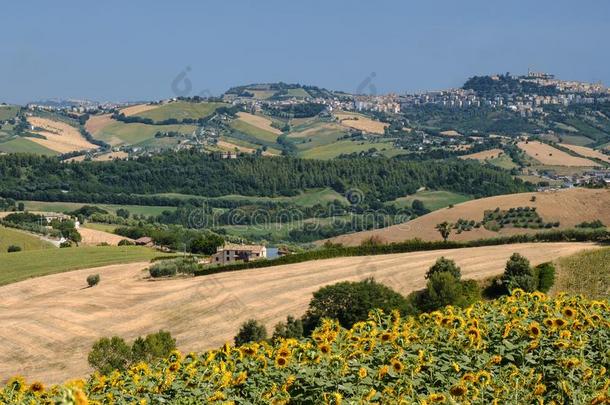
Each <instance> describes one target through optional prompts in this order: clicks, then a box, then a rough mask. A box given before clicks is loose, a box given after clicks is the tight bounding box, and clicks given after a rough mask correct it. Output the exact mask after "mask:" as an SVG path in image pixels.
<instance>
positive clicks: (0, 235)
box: [0, 226, 54, 253]
mask: <svg viewBox="0 0 610 405" xmlns="http://www.w3.org/2000/svg"><path fill="white" fill-rule="evenodd" d="M11 245H15V246H19V247H20V248H21V249H22V250H39V249H49V248H54V246H53V245H52V244H51V243H49V242H45V241H43V240H42V239H39V238H37V237H36V236H34V235H31V234H29V233H26V232H23V231H20V230H17V229H11V228H5V227H3V226H0V253H6V249H8V247H9V246H11Z"/></svg>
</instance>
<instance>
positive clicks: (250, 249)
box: [211, 244, 267, 266]
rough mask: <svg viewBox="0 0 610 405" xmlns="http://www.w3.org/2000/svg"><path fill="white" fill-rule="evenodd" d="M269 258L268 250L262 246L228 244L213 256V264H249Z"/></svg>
mask: <svg viewBox="0 0 610 405" xmlns="http://www.w3.org/2000/svg"><path fill="white" fill-rule="evenodd" d="M262 258H267V248H266V247H265V246H262V245H235V244H226V245H224V246H223V247H221V248H218V250H217V251H216V253H215V254H214V255H212V260H211V261H212V263H214V264H217V265H219V266H220V265H224V264H229V263H233V262H237V261H243V262H249V261H253V260H259V259H262Z"/></svg>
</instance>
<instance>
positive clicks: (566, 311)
mask: <svg viewBox="0 0 610 405" xmlns="http://www.w3.org/2000/svg"><path fill="white" fill-rule="evenodd" d="M561 313H562V314H563V316H565V317H566V318H572V317H574V316H576V310H575V309H574V308H572V307H565V308H564V309H563V311H561Z"/></svg>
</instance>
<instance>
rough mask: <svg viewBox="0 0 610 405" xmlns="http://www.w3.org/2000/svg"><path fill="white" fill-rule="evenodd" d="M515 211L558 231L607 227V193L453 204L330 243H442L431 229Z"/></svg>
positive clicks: (577, 191) (477, 234) (581, 191)
mask: <svg viewBox="0 0 610 405" xmlns="http://www.w3.org/2000/svg"><path fill="white" fill-rule="evenodd" d="M532 197H536V201H531V199H532ZM518 207H536V210H537V212H538V214H539V215H540V216H541V217H542V219H543V220H544V221H545V222H556V221H559V224H560V225H559V229H565V228H573V227H574V226H575V225H577V224H580V223H581V222H583V221H588V222H590V221H594V220H596V219H599V220H601V221H602V222H603V223H604V224H606V225H610V190H608V189H587V188H572V189H565V190H559V191H552V192H534V193H519V194H507V195H500V196H495V197H488V198H481V199H478V200H471V201H467V202H464V203H461V204H456V205H455V206H454V207H453V208H443V209H440V210H437V211H434V212H431V213H429V214H426V215H424V216H421V217H419V218H416V219H414V220H412V221H409V222H406V223H403V224H399V225H393V226H390V227H387V228H383V229H377V230H372V231H365V232H356V233H351V234H346V235H341V236H337V237H335V238H332V239H331V240H332V241H333V242H336V243H343V244H345V245H350V246H353V245H359V244H360V243H362V241H363V240H365V239H367V238H370V237H371V236H373V235H375V236H378V237H380V238H381V240H382V241H384V242H402V241H405V240H407V239H414V238H421V239H424V240H442V238H441V236H440V234H439V233H438V231H437V230H436V229H434V227H435V226H436V225H437V224H439V223H441V222H443V221H448V222H450V223H455V222H457V220H458V219H460V218H461V219H465V220H474V221H475V222H478V221H481V220H482V219H483V213H484V211H485V210H494V209H496V208H500V209H510V208H518ZM541 231H543V230H541V229H523V228H512V227H510V228H504V229H501V230H500V231H499V232H493V231H489V230H487V229H484V228H483V227H481V228H479V229H473V230H471V231H467V232H462V233H461V234H456V233H455V232H453V233H452V234H451V236H450V237H449V239H450V240H458V241H465V240H475V239H481V238H493V237H497V236H503V235H514V234H522V233H535V232H541Z"/></svg>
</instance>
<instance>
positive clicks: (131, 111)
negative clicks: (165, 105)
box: [121, 104, 160, 117]
mask: <svg viewBox="0 0 610 405" xmlns="http://www.w3.org/2000/svg"><path fill="white" fill-rule="evenodd" d="M159 106H160V104H138V105H132V106H129V107H125V108H123V109H122V110H121V112H122V113H123V114H125V116H127V117H129V116H131V115H138V114H140V113H143V112H144V111H150V110H154V109H155V108H157V107H159Z"/></svg>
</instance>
